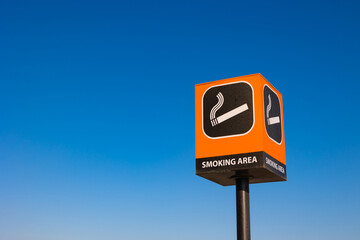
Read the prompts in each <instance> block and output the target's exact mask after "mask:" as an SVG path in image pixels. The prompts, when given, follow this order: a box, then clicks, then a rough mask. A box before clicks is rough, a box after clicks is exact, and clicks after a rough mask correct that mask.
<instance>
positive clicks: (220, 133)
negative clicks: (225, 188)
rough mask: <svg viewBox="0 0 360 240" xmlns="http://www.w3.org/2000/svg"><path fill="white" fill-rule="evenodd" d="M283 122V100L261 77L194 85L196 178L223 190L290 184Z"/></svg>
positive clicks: (255, 75)
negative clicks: (243, 181) (245, 184)
mask: <svg viewBox="0 0 360 240" xmlns="http://www.w3.org/2000/svg"><path fill="white" fill-rule="evenodd" d="M282 119H283V113H282V96H281V94H280V93H279V92H278V91H277V90H276V89H275V88H274V87H273V86H272V85H271V84H270V83H269V82H268V81H267V80H266V79H265V78H264V77H263V76H262V75H261V74H253V75H248V76H243V77H236V78H230V79H224V80H219V81H215V82H209V83H203V84H198V85H196V86H195V136H196V141H195V142H196V174H197V175H199V176H202V177H204V178H206V179H209V180H211V181H214V182H216V183H219V184H221V185H233V184H235V176H239V175H241V176H246V177H249V181H250V183H259V182H272V181H284V180H286V161H285V141H284V131H283V120H282Z"/></svg>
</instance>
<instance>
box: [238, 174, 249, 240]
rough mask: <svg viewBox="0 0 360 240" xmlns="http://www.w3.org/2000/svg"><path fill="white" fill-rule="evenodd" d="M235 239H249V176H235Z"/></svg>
mask: <svg viewBox="0 0 360 240" xmlns="http://www.w3.org/2000/svg"><path fill="white" fill-rule="evenodd" d="M236 218H237V240H250V207H249V178H236Z"/></svg>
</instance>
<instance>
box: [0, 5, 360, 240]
mask: <svg viewBox="0 0 360 240" xmlns="http://www.w3.org/2000/svg"><path fill="white" fill-rule="evenodd" d="M0 4H1V5H0V31H1V38H0V50H1V51H0V52H1V54H0V64H1V67H0V80H1V87H0V110H1V115H0V116H1V117H0V239H1V240H63V239H64V240H65V239H66V240H82V239H84V240H85V239H86V240H95V239H107V240H115V239H126V240H133V239H149V240H152V239H154V240H155V239H156V240H168V239H172V240H178V239H188V240H193V239H207V240H215V239H235V233H236V229H235V227H236V225H235V190H234V187H222V186H219V185H216V184H215V183H212V182H210V181H207V180H205V179H202V178H200V177H198V176H196V175H195V142H194V85H195V84H197V83H203V82H209V81H214V80H219V79H223V78H230V77H236V76H241V75H247V74H252V73H261V74H263V75H264V76H265V77H266V78H267V79H268V80H269V81H270V82H271V83H272V84H273V85H274V86H275V87H276V88H277V89H278V90H279V91H280V92H281V93H282V94H283V99H284V123H285V141H286V151H287V170H288V181H287V182H281V183H266V184H256V185H251V186H250V191H251V193H250V194H251V203H250V204H251V224H252V225H251V228H252V238H253V239H255V240H256V239H265V238H266V239H268V240H273V239H277V240H278V239H287V240H300V239H301V240H303V239H328V240H332V239H356V238H358V236H359V235H360V229H359V227H358V226H359V223H360V221H359V217H358V216H359V215H360V207H359V202H360V190H359V189H360V180H359V178H358V171H359V169H360V162H359V160H360V153H359V149H360V141H359V138H358V136H359V134H360V128H359V126H358V123H359V120H358V119H359V117H360V113H359V107H358V104H360V101H359V96H358V95H359V94H358V93H359V90H358V89H359V87H360V83H359V73H358V69H359V64H360V59H359V56H360V47H359V42H360V34H359V25H360V17H359V14H358V13H359V10H360V4H359V3H358V1H209V0H208V1H187V0H182V1H74V0H72V1H50V2H49V1H16V0H15V1H6V0H2V1H1V3H0Z"/></svg>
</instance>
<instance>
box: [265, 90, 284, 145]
mask: <svg viewBox="0 0 360 240" xmlns="http://www.w3.org/2000/svg"><path fill="white" fill-rule="evenodd" d="M265 86H267V87H268V88H269V89H270V90H271V91H272V92H273V93H275V95H276V96H277V98H278V100H279V105H280V120H281V121H280V124H281V126H280V128H281V141H280V143H278V142H277V141H275V140H274V139H272V138H271V137H270V136H269V134H268V132H267V128H266V116H265V114H264V125H265V131H266V135H267V136H268V137H269V138H270V139H271V140H272V141H274V142H275V143H276V144H277V145H281V143H282V141H283V133H284V129H283V121H284V120H283V119H282V112H281V102H280V98H279V95H277V93H276V92H275V91H274V90H273V89H271V87H270V86H269V85H267V84H264V87H263V94H262V95H263V105H264V113H265V98H264V91H265Z"/></svg>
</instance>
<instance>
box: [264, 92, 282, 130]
mask: <svg viewBox="0 0 360 240" xmlns="http://www.w3.org/2000/svg"><path fill="white" fill-rule="evenodd" d="M268 98H269V104H268V105H267V107H266V119H267V123H268V125H273V124H276V123H280V117H279V116H276V117H269V113H270V109H271V97H270V94H269V95H268Z"/></svg>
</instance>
